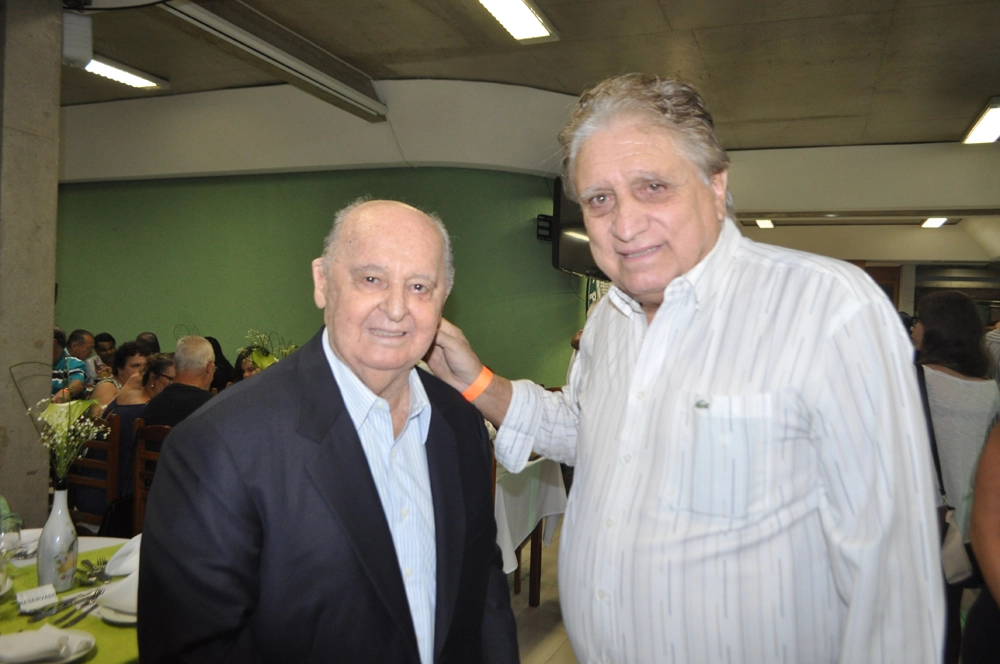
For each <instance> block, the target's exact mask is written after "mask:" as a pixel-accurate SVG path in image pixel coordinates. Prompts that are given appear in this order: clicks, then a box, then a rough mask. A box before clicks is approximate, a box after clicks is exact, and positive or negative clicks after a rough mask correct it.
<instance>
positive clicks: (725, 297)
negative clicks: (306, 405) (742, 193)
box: [430, 74, 944, 664]
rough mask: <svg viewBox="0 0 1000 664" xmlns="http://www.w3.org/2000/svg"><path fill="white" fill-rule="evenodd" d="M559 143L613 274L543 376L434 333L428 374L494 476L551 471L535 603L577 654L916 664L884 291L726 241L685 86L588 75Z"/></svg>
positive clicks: (923, 600) (909, 399) (931, 617)
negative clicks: (493, 458) (559, 473)
mask: <svg viewBox="0 0 1000 664" xmlns="http://www.w3.org/2000/svg"><path fill="white" fill-rule="evenodd" d="M560 139H561V141H562V144H563V146H564V149H565V158H564V167H565V182H566V186H567V189H568V191H567V194H569V195H570V196H574V197H577V198H578V200H579V201H580V204H581V207H582V208H583V215H584V222H585V224H586V227H587V231H588V234H589V236H590V244H591V250H592V252H593V254H594V259H595V261H596V262H597V264H598V266H599V267H600V268H601V269H602V270H603V271H604V273H605V274H607V275H608V276H609V277H610V278H611V279H612V281H613V282H614V286H613V288H612V289H611V290H610V292H609V293H608V295H607V296H606V297H605V298H603V300H602V301H600V302H599V303H598V304H597V305H596V306H595V308H594V309H593V310H592V311H591V314H590V316H589V320H588V321H587V325H586V327H585V329H584V333H583V337H582V340H581V342H580V350H579V353H578V355H577V358H576V361H575V363H574V364H573V367H572V370H571V372H570V377H569V384H568V385H567V386H566V387H565V388H564V389H563V391H562V392H561V393H550V392H546V391H545V390H543V389H542V388H541V387H539V386H537V385H535V384H533V383H531V382H529V381H516V382H513V383H512V382H511V381H508V380H507V379H504V378H501V377H499V376H492V374H491V373H490V372H489V371H488V370H486V369H485V368H484V367H483V366H482V364H481V363H480V361H479V360H478V358H477V357H476V356H475V354H474V353H473V352H472V349H471V348H470V347H469V345H468V343H467V341H466V340H465V338H464V336H463V335H462V333H461V331H460V330H458V329H457V328H455V327H454V326H452V325H450V324H449V323H447V322H443V323H442V326H441V329H440V331H439V333H438V337H437V340H436V345H435V348H434V352H433V354H432V356H431V358H430V365H431V367H432V368H433V369H434V371H435V372H436V373H437V375H438V376H440V377H444V378H445V379H446V380H447V381H448V382H450V383H451V384H452V385H453V386H454V387H456V388H457V389H460V390H465V391H466V396H467V398H471V399H472V400H473V403H475V405H476V406H478V407H479V409H480V410H481V411H482V412H483V413H484V415H485V416H486V417H487V418H488V419H489V420H491V421H492V422H493V423H494V424H497V425H498V426H499V434H498V437H497V440H496V451H497V456H498V458H499V459H500V461H501V462H502V463H503V464H504V465H505V466H506V467H508V468H509V469H511V470H512V471H515V472H516V471H517V470H518V469H520V468H521V467H522V466H523V465H524V463H525V461H526V460H527V458H528V455H529V454H530V452H531V451H532V450H534V451H535V452H538V453H540V454H544V455H546V456H548V457H550V458H553V459H556V460H558V461H562V462H565V463H568V464H570V465H573V466H575V467H576V473H575V477H574V482H573V491H572V493H571V495H570V500H569V506H568V508H567V512H566V518H565V522H564V525H563V534H562V541H561V544H560V551H559V579H560V588H559V593H560V598H561V603H562V610H563V619H564V621H565V623H566V629H567V631H568V633H569V637H570V641H571V643H572V645H573V650H574V652H575V653H576V656H577V658H578V659H579V660H580V661H581V662H629V663H630V664H637V663H641V662H648V663H653V662H657V663H659V662H849V663H851V664H861V663H866V664H869V663H873V662H906V663H907V664H909V663H913V662H928V663H929V662H937V661H940V656H941V647H942V638H943V625H944V617H943V593H942V588H943V583H942V576H941V568H940V560H939V549H938V541H939V540H938V531H937V526H936V519H935V512H934V500H933V496H934V481H933V477H932V471H931V464H930V455H929V453H928V451H929V448H928V441H927V434H926V425H925V423H924V421H923V414H922V410H921V405H920V397H919V394H918V391H917V387H916V382H915V379H914V372H913V367H912V362H911V355H912V347H911V346H910V343H909V340H908V339H907V337H906V335H905V334H904V331H903V330H902V328H901V327H900V326H899V321H898V318H897V315H896V312H895V311H894V309H893V307H892V305H891V303H890V302H889V301H888V300H887V299H886V297H885V296H884V294H883V293H882V292H881V291H880V290H879V288H878V287H877V286H876V285H875V284H874V283H873V282H872V281H871V280H870V279H868V277H866V276H865V274H864V273H863V272H862V271H861V270H858V269H857V268H855V267H852V266H851V265H848V264H846V263H842V262H840V261H836V260H831V259H828V258H822V257H819V256H814V255H810V254H804V253H799V252H795V251H790V250H786V249H779V248H777V247H772V246H768V245H762V244H757V243H755V242H752V241H750V240H748V239H746V238H743V237H742V236H741V235H740V233H739V231H738V229H737V227H736V224H735V223H734V222H733V220H732V219H733V214H732V203H731V199H730V197H729V194H728V189H727V177H728V167H729V159H728V157H727V156H726V153H725V151H724V150H723V149H722V147H721V146H720V145H719V143H718V141H717V139H716V137H715V134H714V129H713V125H712V119H711V116H710V115H709V113H708V111H707V110H706V108H705V106H704V102H703V100H702V99H701V97H700V96H699V95H698V93H697V92H696V91H695V90H694V89H693V88H691V87H690V86H689V85H687V84H684V83H681V82H677V81H671V80H662V79H656V78H652V77H647V76H643V75H638V74H632V75H626V76H620V77H617V78H614V79H609V80H607V81H604V82H602V83H600V84H599V85H598V86H596V87H595V88H594V89H592V90H590V91H588V92H587V93H585V94H584V95H583V96H582V97H581V99H580V102H579V104H578V106H577V108H576V110H575V111H574V113H573V115H572V117H571V118H570V121H569V123H568V125H567V126H566V128H565V129H564V130H563V132H562V134H561V136H560ZM734 321H739V322H740V328H741V333H740V334H738V335H737V334H733V333H732V329H733V328H732V326H733V322H734Z"/></svg>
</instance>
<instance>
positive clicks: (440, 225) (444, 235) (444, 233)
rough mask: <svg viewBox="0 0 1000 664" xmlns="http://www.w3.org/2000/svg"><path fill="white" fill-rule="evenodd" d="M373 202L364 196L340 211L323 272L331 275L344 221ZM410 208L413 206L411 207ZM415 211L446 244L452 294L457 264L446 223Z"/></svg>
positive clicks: (446, 280)
mask: <svg viewBox="0 0 1000 664" xmlns="http://www.w3.org/2000/svg"><path fill="white" fill-rule="evenodd" d="M371 200H372V199H371V197H370V196H362V197H361V198H359V199H357V200H355V201H354V202H353V203H351V204H350V205H348V206H347V207H345V208H343V209H342V210H340V211H339V212H338V213H337V215H336V216H335V217H334V218H333V228H331V229H330V232H329V233H328V234H327V236H326V239H325V240H324V241H323V271H324V272H325V273H326V274H330V265H331V264H332V262H333V254H334V251H336V249H337V244H338V243H339V242H340V233H341V228H342V227H343V225H344V221H345V220H346V219H347V218H348V217H350V216H351V213H353V212H354V211H355V210H356V209H357V208H358V207H360V206H361V205H364V204H365V203H368V202H370V201H371ZM410 207H413V206H412V205H411V206H410ZM413 209H415V210H417V211H418V212H420V213H421V214H423V215H424V216H426V217H427V218H428V219H430V220H431V221H432V222H434V226H436V227H437V229H438V232H439V233H441V241H442V242H443V243H444V283H445V294H446V295H447V294H450V293H451V287H452V286H453V285H455V264H454V258H453V257H452V253H451V236H449V235H448V229H447V228H445V227H444V222H443V221H441V218H440V217H438V216H437V215H436V214H433V213H430V212H424V211H423V210H420V209H419V208H415V207H414V208H413Z"/></svg>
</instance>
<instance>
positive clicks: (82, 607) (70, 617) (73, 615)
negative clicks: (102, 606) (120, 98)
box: [50, 594, 100, 627]
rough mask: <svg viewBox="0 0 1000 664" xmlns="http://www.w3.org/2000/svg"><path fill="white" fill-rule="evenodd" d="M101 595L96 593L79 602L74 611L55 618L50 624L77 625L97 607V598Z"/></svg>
mask: <svg viewBox="0 0 1000 664" xmlns="http://www.w3.org/2000/svg"><path fill="white" fill-rule="evenodd" d="M99 596H100V594H98V595H94V596H93V597H91V598H90V599H88V600H87V601H86V602H83V603H82V604H77V605H76V606H75V607H74V608H73V610H72V611H70V612H69V613H67V614H66V615H64V616H62V617H61V618H57V619H56V620H53V621H52V622H51V623H50V624H51V625H54V626H55V627H69V626H70V625H75V624H76V623H78V622H80V620H83V619H84V618H85V617H86V616H87V614H88V613H90V612H91V611H93V610H94V609H96V608H97V604H96V603H97V598H98V597H99Z"/></svg>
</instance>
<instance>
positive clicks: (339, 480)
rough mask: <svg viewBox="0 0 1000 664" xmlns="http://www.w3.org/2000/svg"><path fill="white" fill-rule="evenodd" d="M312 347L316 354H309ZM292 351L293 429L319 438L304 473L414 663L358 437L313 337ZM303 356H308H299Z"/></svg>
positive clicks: (405, 605) (401, 593) (399, 588)
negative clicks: (295, 366)
mask: <svg viewBox="0 0 1000 664" xmlns="http://www.w3.org/2000/svg"><path fill="white" fill-rule="evenodd" d="M317 350H318V354H319V356H318V357H316V356H315V355H316V351H317ZM297 353H303V354H304V356H303V357H301V358H300V359H302V360H303V361H302V362H300V364H299V379H300V380H299V385H300V386H301V392H300V399H301V400H300V404H301V410H300V412H299V421H298V426H297V430H298V432H299V433H301V434H302V435H304V436H307V437H309V438H312V439H313V440H316V441H319V442H320V445H319V446H318V447H317V451H316V456H315V457H314V458H313V462H312V463H311V464H310V466H309V468H308V469H307V472H308V473H309V476H310V477H311V478H312V480H313V482H314V483H315V485H316V488H317V490H318V491H319V493H320V495H322V496H323V499H324V500H325V501H326V504H327V506H328V507H329V508H330V510H331V511H332V512H333V513H334V514H335V515H336V517H337V520H338V521H339V522H340V524H341V526H342V527H343V528H344V531H345V532H346V534H347V537H348V539H349V540H350V542H351V546H352V547H353V548H354V551H355V554H356V555H357V558H358V561H359V562H360V563H361V566H362V567H363V568H364V570H365V572H366V573H367V574H368V577H369V579H370V580H371V582H372V585H374V587H375V590H376V592H377V593H378V594H379V596H380V597H381V598H382V601H383V602H385V605H386V607H387V608H388V609H389V613H390V615H391V616H392V618H393V620H394V621H395V622H396V624H397V626H398V627H399V629H400V631H401V632H402V633H403V635H404V637H405V639H406V642H407V649H408V650H409V652H410V653H411V657H412V659H413V660H414V661H418V660H419V659H420V655H419V651H418V649H417V637H416V633H415V632H414V630H413V618H412V617H411V615H410V605H409V602H408V601H407V599H406V590H405V588H404V587H403V578H402V576H401V575H400V572H399V565H397V564H396V549H395V546H394V545H393V543H392V534H391V533H390V532H389V524H388V522H387V521H386V518H385V514H384V512H383V511H382V502H381V500H380V499H379V496H378V490H377V489H376V488H375V480H374V479H372V474H371V471H370V470H369V468H368V459H367V458H366V457H365V453H364V450H363V449H362V447H361V440H360V438H358V433H357V431H356V430H355V428H354V422H353V421H352V420H351V416H350V414H349V413H348V412H347V408H346V407H345V406H344V401H343V399H342V398H341V396H340V388H339V387H338V386H337V382H336V381H335V380H334V379H333V373H332V372H331V371H330V367H329V364H328V363H327V360H326V355H325V354H324V353H323V347H322V345H321V341H320V338H319V335H317V336H316V337H314V338H313V341H312V342H310V343H309V344H307V345H306V346H304V347H303V348H301V349H300V350H299V351H297ZM307 355H312V357H309V358H307V357H305V356H307ZM436 503H437V500H436V496H435V504H436ZM435 518H437V513H436V510H435ZM439 541H440V540H439ZM438 560H439V561H440V552H439V554H438ZM439 564H440V563H439ZM439 579H440V577H439ZM439 586H440V581H439Z"/></svg>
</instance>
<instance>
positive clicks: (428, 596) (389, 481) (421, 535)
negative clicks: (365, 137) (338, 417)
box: [323, 329, 437, 664]
mask: <svg viewBox="0 0 1000 664" xmlns="http://www.w3.org/2000/svg"><path fill="white" fill-rule="evenodd" d="M323 351H324V352H325V353H326V359H327V361H328V362H329V363H330V369H331V370H332V371H333V376H334V378H336V380H337V385H338V386H339V387H340V393H341V395H342V396H343V398H344V404H345V405H346V406H347V412H348V413H349V414H350V416H351V420H353V422H354V428H355V429H356V430H357V432H358V437H359V438H360V439H361V447H362V448H364V451H365V458H367V459H368V467H369V468H370V469H371V472H372V478H374V480H375V488H376V489H377V490H378V497H379V499H380V500H381V501H382V510H383V512H385V518H386V521H388V522H389V531H390V533H391V534H392V543H393V544H394V545H395V547H396V558H397V559H398V561H399V571H400V574H401V575H402V577H403V586H404V588H405V589H406V599H407V601H408V602H409V605H410V615H411V616H412V617H413V630H414V631H415V632H416V634H417V645H418V647H419V649H420V661H421V662H422V664H431V662H432V661H433V660H434V609H435V606H436V604H437V545H436V544H435V533H434V501H433V498H432V496H431V482H430V475H429V474H428V470H427V454H426V452H425V451H424V444H425V443H426V441H427V431H428V430H429V429H430V424H431V405H430V402H429V401H428V400H427V393H426V392H425V391H424V386H423V383H421V382H420V377H419V376H418V375H417V371H416V369H412V370H411V371H410V375H409V381H410V409H409V413H408V415H407V417H406V424H405V425H404V427H403V431H402V433H401V434H400V435H399V438H394V437H393V434H392V413H391V412H390V411H389V403H388V402H387V401H386V400H385V399H382V398H380V397H378V396H376V395H375V394H374V393H373V392H372V391H371V390H369V389H368V388H367V387H366V386H365V384H364V383H362V382H361V379H359V378H358V377H357V376H356V375H355V374H354V372H353V371H351V369H350V368H349V367H348V366H347V365H346V364H344V363H343V362H341V361H340V359H339V358H338V357H337V356H336V355H334V353H333V349H331V348H330V340H329V338H328V336H327V332H326V330H325V329H324V330H323Z"/></svg>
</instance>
